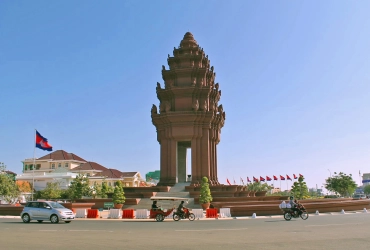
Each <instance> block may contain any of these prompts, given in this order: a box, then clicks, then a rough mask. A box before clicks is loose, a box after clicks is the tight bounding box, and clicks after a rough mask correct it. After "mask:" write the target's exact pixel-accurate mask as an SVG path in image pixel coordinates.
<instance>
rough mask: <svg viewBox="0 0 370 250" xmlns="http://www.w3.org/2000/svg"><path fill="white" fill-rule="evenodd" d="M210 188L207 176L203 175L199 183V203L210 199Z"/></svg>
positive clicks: (207, 201) (208, 201)
mask: <svg viewBox="0 0 370 250" xmlns="http://www.w3.org/2000/svg"><path fill="white" fill-rule="evenodd" d="M212 200H213V199H212V195H211V189H210V188H209V184H208V178H207V177H205V176H204V177H203V178H202V183H201V184H200V195H199V202H200V203H201V204H206V203H210V202H211V201H212Z"/></svg>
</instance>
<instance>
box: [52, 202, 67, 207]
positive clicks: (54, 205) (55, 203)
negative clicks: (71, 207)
mask: <svg viewBox="0 0 370 250" xmlns="http://www.w3.org/2000/svg"><path fill="white" fill-rule="evenodd" d="M50 205H51V206H52V207H53V208H65V207H64V206H62V205H60V204H59V203H58V202H50Z"/></svg>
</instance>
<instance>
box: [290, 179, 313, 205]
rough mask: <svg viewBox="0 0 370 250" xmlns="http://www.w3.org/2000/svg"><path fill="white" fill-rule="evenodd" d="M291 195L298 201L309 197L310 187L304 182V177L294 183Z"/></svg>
mask: <svg viewBox="0 0 370 250" xmlns="http://www.w3.org/2000/svg"><path fill="white" fill-rule="evenodd" d="M291 193H292V195H293V196H294V197H295V198H296V199H298V200H302V199H304V198H305V197H307V196H308V195H309V194H308V187H307V184H306V182H305V181H304V178H303V176H300V177H299V178H298V181H295V182H294V183H293V186H292V190H291Z"/></svg>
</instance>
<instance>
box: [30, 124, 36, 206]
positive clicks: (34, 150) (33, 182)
mask: <svg viewBox="0 0 370 250" xmlns="http://www.w3.org/2000/svg"><path fill="white" fill-rule="evenodd" d="M36 131H37V130H36V129H35V140H34V141H33V143H34V148H33V166H32V190H31V199H32V201H33V190H34V189H35V164H36V163H35V161H36V158H35V157H36Z"/></svg>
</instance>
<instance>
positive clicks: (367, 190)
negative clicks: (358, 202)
mask: <svg viewBox="0 0 370 250" xmlns="http://www.w3.org/2000/svg"><path fill="white" fill-rule="evenodd" d="M364 193H365V194H370V185H366V186H365V187H364Z"/></svg>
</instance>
